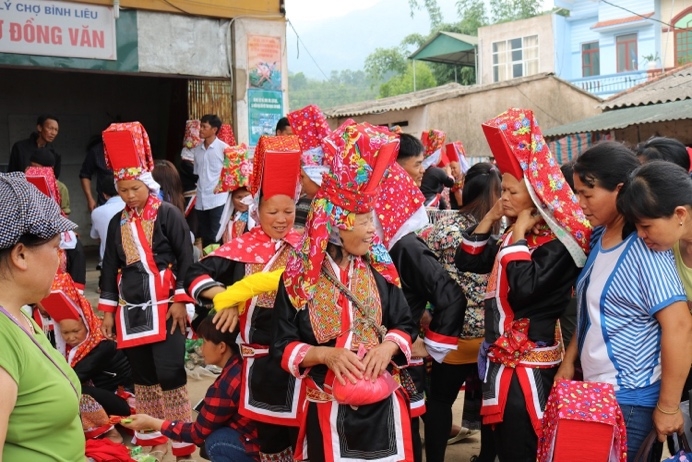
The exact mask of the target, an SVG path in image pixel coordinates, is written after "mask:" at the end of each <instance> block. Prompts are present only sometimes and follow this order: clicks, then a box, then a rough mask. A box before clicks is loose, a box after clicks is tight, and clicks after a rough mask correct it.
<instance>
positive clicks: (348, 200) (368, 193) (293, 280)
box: [284, 119, 399, 309]
mask: <svg viewBox="0 0 692 462" xmlns="http://www.w3.org/2000/svg"><path fill="white" fill-rule="evenodd" d="M323 146H324V154H325V165H327V166H328V167H329V168H330V172H329V173H326V174H325V175H324V176H323V181H322V186H321V187H320V190H319V191H318V193H317V195H316V196H315V199H314V200H313V202H312V206H311V209H310V212H309V214H308V221H307V225H306V233H305V236H304V238H303V242H302V246H301V248H300V249H299V250H297V251H295V252H293V253H292V254H291V257H290V258H289V261H288V265H287V266H286V271H285V273H284V283H285V285H286V291H287V292H288V295H289V298H290V299H291V302H292V303H293V306H295V307H296V308H298V309H300V308H303V307H304V306H305V304H306V303H307V301H308V300H310V299H311V298H312V295H313V293H314V291H315V285H316V283H317V280H318V278H319V275H320V270H321V268H322V262H323V261H324V257H325V255H326V249H327V242H328V241H329V236H330V234H331V233H332V230H333V229H346V230H348V229H352V228H353V224H354V221H355V215H356V214H360V213H367V212H370V211H372V210H373V209H374V208H375V204H376V201H377V197H378V195H379V191H380V189H379V186H380V182H381V180H382V178H383V176H384V175H385V174H386V171H387V170H388V169H389V168H390V167H391V165H392V163H393V162H395V159H396V155H397V152H398V147H399V139H398V137H397V136H396V135H394V134H392V133H390V132H389V131H388V130H387V129H383V128H380V127H375V126H373V125H370V124H368V123H362V124H356V123H355V122H354V121H353V120H350V119H349V120H347V121H346V122H344V124H342V125H341V126H340V127H339V128H338V129H337V130H335V131H334V132H333V133H332V134H331V135H330V136H329V137H327V138H326V139H325V142H324V144H323ZM365 258H366V259H367V260H368V261H369V262H370V264H371V266H372V267H373V268H374V269H375V270H376V271H377V272H379V273H380V274H382V275H383V276H384V277H385V279H387V280H388V281H389V282H391V283H393V284H397V285H398V284H399V275H398V273H397V272H396V269H395V268H394V264H393V263H392V260H391V258H390V256H389V254H388V253H387V250H386V249H385V247H384V245H382V243H381V242H380V240H379V238H377V236H375V239H374V240H373V242H372V244H371V245H370V250H369V251H368V253H367V254H366V256H365Z"/></svg>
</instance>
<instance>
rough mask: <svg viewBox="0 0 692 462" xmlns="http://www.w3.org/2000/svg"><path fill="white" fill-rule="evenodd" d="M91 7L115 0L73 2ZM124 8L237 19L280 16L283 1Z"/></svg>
mask: <svg viewBox="0 0 692 462" xmlns="http://www.w3.org/2000/svg"><path fill="white" fill-rule="evenodd" d="M72 1H76V2H79V3H87V4H91V5H107V6H112V5H113V2H114V0H72ZM120 6H121V7H122V8H134V9H138V10H148V11H159V12H164V13H175V14H188V15H199V16H209V17H212V18H227V19H230V18H235V17H239V16H248V15H255V16H257V15H272V14H273V15H278V14H280V13H281V12H282V10H283V0H175V2H170V1H167V0H120Z"/></svg>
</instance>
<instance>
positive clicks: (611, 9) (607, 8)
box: [582, 0, 656, 21]
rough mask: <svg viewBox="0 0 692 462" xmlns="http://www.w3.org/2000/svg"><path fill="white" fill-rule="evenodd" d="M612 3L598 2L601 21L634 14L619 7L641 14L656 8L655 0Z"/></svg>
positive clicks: (627, 0)
mask: <svg viewBox="0 0 692 462" xmlns="http://www.w3.org/2000/svg"><path fill="white" fill-rule="evenodd" d="M582 1H584V0H582ZM586 1H588V0H586ZM612 3H613V4H612V5H611V4H608V3H605V2H599V3H598V20H599V21H609V20H612V19H619V18H626V17H629V16H632V13H630V12H628V11H625V10H624V9H622V8H619V7H624V8H627V9H628V10H631V11H634V12H636V13H639V14H646V13H651V12H653V11H655V10H656V6H655V2H654V0H620V1H618V2H612ZM616 5H617V6H616Z"/></svg>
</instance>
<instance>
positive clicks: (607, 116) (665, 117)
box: [543, 99, 692, 137]
mask: <svg viewBox="0 0 692 462" xmlns="http://www.w3.org/2000/svg"><path fill="white" fill-rule="evenodd" d="M691 117H692V100H691V99H685V100H682V101H674V102H670V103H661V104H650V105H648V106H636V107H628V108H623V109H615V110H612V111H606V112H603V113H601V114H598V115H596V116H593V117H589V118H588V119H582V120H579V121H577V122H572V123H569V124H565V125H560V126H558V127H553V128H549V129H547V130H545V131H544V132H543V135H544V136H550V137H555V136H566V135H572V134H575V133H589V132H601V131H608V130H617V129H621V128H625V127H629V126H630V125H635V124H650V123H655V122H666V121H670V120H682V119H689V118H691Z"/></svg>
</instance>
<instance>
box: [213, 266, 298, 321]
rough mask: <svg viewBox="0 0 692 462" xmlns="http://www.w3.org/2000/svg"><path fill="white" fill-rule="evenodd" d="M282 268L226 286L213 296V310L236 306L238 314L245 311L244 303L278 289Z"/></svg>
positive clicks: (250, 276)
mask: <svg viewBox="0 0 692 462" xmlns="http://www.w3.org/2000/svg"><path fill="white" fill-rule="evenodd" d="M283 272H284V268H279V269H276V270H274V271H268V272H266V273H265V272H262V271H260V272H259V273H255V274H251V275H249V276H245V277H244V278H243V279H241V280H240V281H238V282H236V283H235V284H233V285H231V286H228V288H226V290H224V291H223V292H221V293H218V294H216V295H214V299H213V301H214V310H216V311H221V310H223V309H226V308H230V307H232V306H237V305H240V306H238V312H239V314H242V313H243V311H245V302H247V301H248V300H250V299H251V298H252V297H255V296H257V295H260V294H263V293H266V292H274V291H276V290H277V289H278V288H279V280H280V279H281V274H282V273H283Z"/></svg>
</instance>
